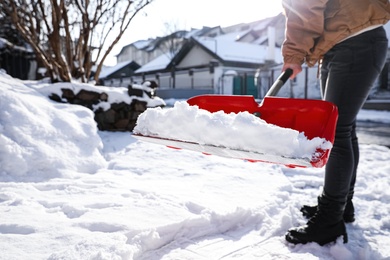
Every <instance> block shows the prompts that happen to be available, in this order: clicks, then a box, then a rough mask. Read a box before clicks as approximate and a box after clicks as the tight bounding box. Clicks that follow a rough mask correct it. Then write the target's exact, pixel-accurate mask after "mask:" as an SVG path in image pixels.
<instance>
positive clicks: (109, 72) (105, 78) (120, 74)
mask: <svg viewBox="0 0 390 260" xmlns="http://www.w3.org/2000/svg"><path fill="white" fill-rule="evenodd" d="M140 67H141V66H140V65H139V64H138V63H137V62H134V61H123V62H120V63H118V64H116V65H115V66H112V67H107V68H104V69H103V70H102V72H101V73H100V75H99V82H98V85H103V86H117V87H127V85H128V84H129V83H130V82H131V81H132V80H131V78H132V77H133V75H134V72H135V71H136V70H137V69H139V68H140ZM91 77H93V75H91ZM123 79H128V80H127V83H126V82H124V81H123ZM129 79H130V80H129ZM126 84H127V85H126Z"/></svg>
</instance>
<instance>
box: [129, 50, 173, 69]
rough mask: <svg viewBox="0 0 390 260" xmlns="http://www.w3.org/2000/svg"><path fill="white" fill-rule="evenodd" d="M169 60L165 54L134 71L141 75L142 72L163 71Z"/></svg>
mask: <svg viewBox="0 0 390 260" xmlns="http://www.w3.org/2000/svg"><path fill="white" fill-rule="evenodd" d="M170 61H171V59H170V58H169V56H168V55H167V54H162V55H160V56H159V57H157V58H155V59H154V60H152V61H150V62H149V63H146V64H145V65H144V66H142V67H141V68H139V69H138V70H136V71H135V72H136V73H142V72H148V71H154V70H162V69H165V68H166V67H167V66H168V64H169V62H170Z"/></svg>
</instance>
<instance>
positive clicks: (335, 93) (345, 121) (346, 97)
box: [321, 27, 388, 202]
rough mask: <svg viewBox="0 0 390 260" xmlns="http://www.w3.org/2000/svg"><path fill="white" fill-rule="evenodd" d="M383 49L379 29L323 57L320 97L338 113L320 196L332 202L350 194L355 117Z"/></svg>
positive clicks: (354, 161)
mask: <svg viewBox="0 0 390 260" xmlns="http://www.w3.org/2000/svg"><path fill="white" fill-rule="evenodd" d="M387 48H388V43H387V37H386V32H385V30H384V29H383V27H379V28H377V29H374V30H371V31H367V32H364V33H362V34H360V35H357V36H355V37H352V38H350V39H347V40H345V41H343V42H341V43H339V44H337V45H336V46H334V47H333V48H332V49H331V50H329V51H328V52H327V53H326V55H325V56H324V59H323V62H322V66H321V90H322V97H323V99H324V100H327V101H330V102H332V103H334V104H335V105H336V106H337V107H338V112H339V118H338V121H337V126H336V136H335V141H334V145H333V148H332V151H331V153H330V156H329V160H328V163H327V165H326V168H325V182H324V193H325V195H326V196H328V197H329V198H331V199H332V200H335V201H339V202H345V201H346V199H347V197H348V195H349V196H352V195H353V190H354V186H355V180H356V169H357V166H358V163H359V145H358V140H357V137H356V131H355V124H356V116H357V114H358V112H359V110H360V109H361V108H362V106H363V104H364V102H365V101H366V99H367V96H368V94H369V92H370V89H371V88H372V86H373V85H374V83H375V80H376V79H377V78H378V76H379V74H380V72H381V70H382V68H383V66H384V63H385V59H386V53H387Z"/></svg>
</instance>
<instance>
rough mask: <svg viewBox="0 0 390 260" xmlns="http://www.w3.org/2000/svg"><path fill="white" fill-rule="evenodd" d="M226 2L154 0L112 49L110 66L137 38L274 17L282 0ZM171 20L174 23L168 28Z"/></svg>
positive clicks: (279, 10)
mask: <svg viewBox="0 0 390 260" xmlns="http://www.w3.org/2000/svg"><path fill="white" fill-rule="evenodd" d="M229 3H234V4H227V2H226V1H223V0H212V1H209V0H198V1H190V0H154V2H153V3H151V4H150V5H148V6H146V7H145V8H144V9H143V12H141V13H139V14H137V16H136V17H135V18H134V20H133V21H132V22H131V24H130V26H129V29H128V30H127V32H126V33H125V34H124V36H123V37H122V39H121V40H120V41H119V42H118V44H117V45H116V47H115V48H114V49H113V51H112V53H111V55H110V58H109V59H108V60H107V62H105V64H107V65H115V63H116V59H115V55H116V54H118V53H119V52H120V50H121V49H122V47H123V46H126V45H128V44H130V43H132V42H135V41H137V40H144V39H148V38H155V37H157V36H165V35H167V34H168V33H171V32H172V28H177V29H178V30H181V29H188V30H189V29H191V28H196V29H200V28H202V27H203V26H210V27H213V26H221V27H226V26H230V25H234V24H239V23H248V22H254V21H257V20H261V19H264V18H267V17H272V16H275V15H277V14H279V13H280V12H281V11H282V7H281V0H272V1H268V0H241V1H234V2H233V1H232V2H229ZM166 23H168V24H170V25H171V26H170V27H168V28H169V30H167V27H166V26H165V24H166Z"/></svg>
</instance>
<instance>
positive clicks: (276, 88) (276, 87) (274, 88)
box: [265, 69, 293, 97]
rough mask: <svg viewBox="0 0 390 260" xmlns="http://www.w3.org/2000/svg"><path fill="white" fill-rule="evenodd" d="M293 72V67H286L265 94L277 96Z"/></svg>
mask: <svg viewBox="0 0 390 260" xmlns="http://www.w3.org/2000/svg"><path fill="white" fill-rule="evenodd" d="M292 74H293V70H292V69H286V70H285V71H284V72H283V73H282V74H281V75H280V76H279V78H278V79H277V80H276V81H275V82H274V84H273V85H272V86H271V88H270V89H269V90H268V92H267V94H265V96H266V97H273V96H276V95H277V94H278V92H279V90H280V88H281V87H282V86H283V85H284V83H286V81H287V80H288V79H289V78H290V76H291V75H292Z"/></svg>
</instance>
